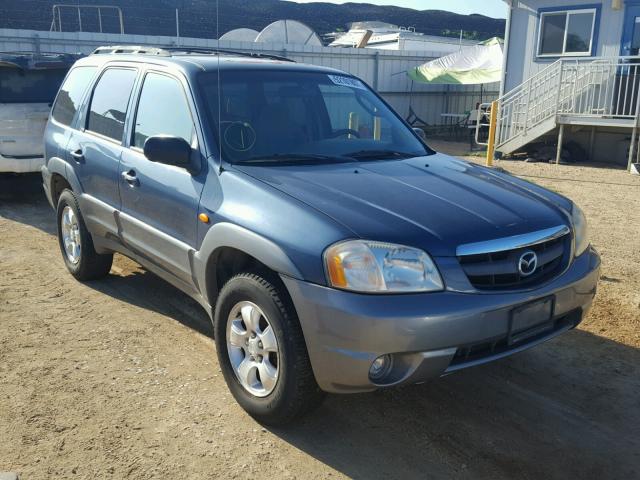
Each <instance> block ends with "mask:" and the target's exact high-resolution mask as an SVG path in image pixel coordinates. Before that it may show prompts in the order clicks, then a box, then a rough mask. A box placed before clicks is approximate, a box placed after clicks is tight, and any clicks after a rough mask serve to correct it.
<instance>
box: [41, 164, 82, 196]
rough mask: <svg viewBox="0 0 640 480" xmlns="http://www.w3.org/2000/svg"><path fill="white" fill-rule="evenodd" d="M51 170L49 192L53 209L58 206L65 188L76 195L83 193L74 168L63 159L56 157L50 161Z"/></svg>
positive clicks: (49, 167)
mask: <svg viewBox="0 0 640 480" xmlns="http://www.w3.org/2000/svg"><path fill="white" fill-rule="evenodd" d="M47 169H48V170H49V175H50V180H49V182H50V183H49V191H50V192H51V201H52V203H53V207H54V208H55V206H56V205H57V204H58V199H59V198H60V194H62V191H63V190H64V189H65V188H70V189H71V190H72V191H73V192H74V193H76V194H79V193H80V192H81V187H80V181H79V180H78V177H77V176H76V174H75V172H74V171H73V168H71V167H70V166H69V165H67V163H66V162H65V161H64V160H62V159H61V158H57V157H54V158H52V159H51V160H49V163H48V164H47Z"/></svg>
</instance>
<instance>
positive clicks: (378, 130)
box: [373, 117, 382, 142]
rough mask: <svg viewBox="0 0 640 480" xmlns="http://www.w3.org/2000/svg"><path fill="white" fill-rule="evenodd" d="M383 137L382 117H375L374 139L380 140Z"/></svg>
mask: <svg viewBox="0 0 640 480" xmlns="http://www.w3.org/2000/svg"><path fill="white" fill-rule="evenodd" d="M381 138H382V118H380V117H373V139H374V140H377V141H378V142H379V141H380V139H381Z"/></svg>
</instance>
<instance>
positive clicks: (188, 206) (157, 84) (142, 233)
mask: <svg viewBox="0 0 640 480" xmlns="http://www.w3.org/2000/svg"><path fill="white" fill-rule="evenodd" d="M185 86H186V85H184V84H183V83H182V81H181V80H179V79H178V78H176V77H173V76H169V75H166V74H164V73H159V72H148V73H147V74H146V75H145V78H144V81H143V84H142V89H141V91H140V97H139V100H138V107H137V112H136V114H135V117H134V118H135V120H134V124H133V128H132V133H131V137H130V138H129V139H128V140H129V144H130V146H129V148H128V149H126V150H125V151H124V152H123V155H122V160H121V163H120V180H119V181H120V195H121V198H122V211H121V214H120V221H121V226H122V233H121V234H122V240H123V242H124V244H125V245H126V246H127V247H128V248H130V249H131V250H133V251H134V252H135V253H137V254H139V255H142V256H143V257H145V258H146V259H148V260H150V261H152V262H153V263H155V264H156V265H159V266H160V267H162V268H163V269H164V270H166V271H168V272H170V273H171V274H173V275H174V276H176V277H178V278H179V279H180V280H182V281H184V282H186V283H187V284H190V285H192V284H193V280H192V275H191V268H190V260H189V251H190V250H194V249H195V245H196V232H197V228H198V225H197V222H198V219H197V215H198V205H199V202H200V194H201V193H202V188H203V185H204V180H205V178H206V171H205V170H206V168H202V169H200V171H198V169H186V168H182V167H176V166H172V165H165V164H161V163H155V162H151V161H149V160H148V159H147V158H146V157H145V156H144V153H143V149H144V143H145V140H146V139H147V138H149V137H151V136H154V135H170V136H174V137H180V138H183V139H185V140H186V141H187V142H189V143H190V144H191V146H192V147H193V161H194V165H195V164H197V163H200V162H201V159H200V155H199V153H198V140H197V135H196V133H195V132H196V130H195V124H194V121H193V118H194V116H193V115H192V114H191V107H190V105H191V104H190V102H189V100H188V98H187V96H186V94H185Z"/></svg>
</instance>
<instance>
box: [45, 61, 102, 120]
mask: <svg viewBox="0 0 640 480" xmlns="http://www.w3.org/2000/svg"><path fill="white" fill-rule="evenodd" d="M95 72H96V68H95V67H77V68H74V69H73V70H72V71H71V72H70V73H69V76H68V77H67V79H66V80H65V82H64V84H63V85H62V87H61V88H60V93H59V94H58V98H57V99H56V104H55V105H54V106H53V113H52V116H53V118H54V119H55V121H56V122H60V123H62V124H63V125H67V126H68V125H71V122H73V118H74V117H75V115H76V113H77V111H78V108H80V102H81V101H82V97H83V96H84V93H85V92H86V91H87V88H88V86H89V82H91V79H92V78H93V76H94V74H95Z"/></svg>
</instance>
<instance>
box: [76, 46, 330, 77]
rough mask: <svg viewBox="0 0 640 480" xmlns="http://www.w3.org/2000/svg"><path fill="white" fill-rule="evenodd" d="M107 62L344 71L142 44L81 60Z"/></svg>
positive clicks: (240, 54)
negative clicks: (144, 45)
mask: <svg viewBox="0 0 640 480" xmlns="http://www.w3.org/2000/svg"><path fill="white" fill-rule="evenodd" d="M107 62H125V63H145V64H154V65H163V66H167V67H171V66H173V67H178V68H180V69H181V70H183V71H184V72H194V71H217V69H218V68H221V69H233V70H238V69H247V70H256V69H258V70H262V69H264V70H274V69H282V70H287V71H306V72H322V73H343V72H340V71H339V70H335V69H333V68H328V67H320V66H316V65H309V64H304V63H296V62H294V61H293V60H290V59H288V58H285V57H279V56H276V55H269V54H264V53H258V52H242V51H230V50H224V49H204V48H187V47H185V48H182V47H172V48H159V47H141V46H109V47H100V48H98V49H96V51H95V52H94V53H93V54H92V55H90V56H88V57H86V58H84V59H82V60H80V62H79V63H80V64H83V65H102V64H104V63H107Z"/></svg>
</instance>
